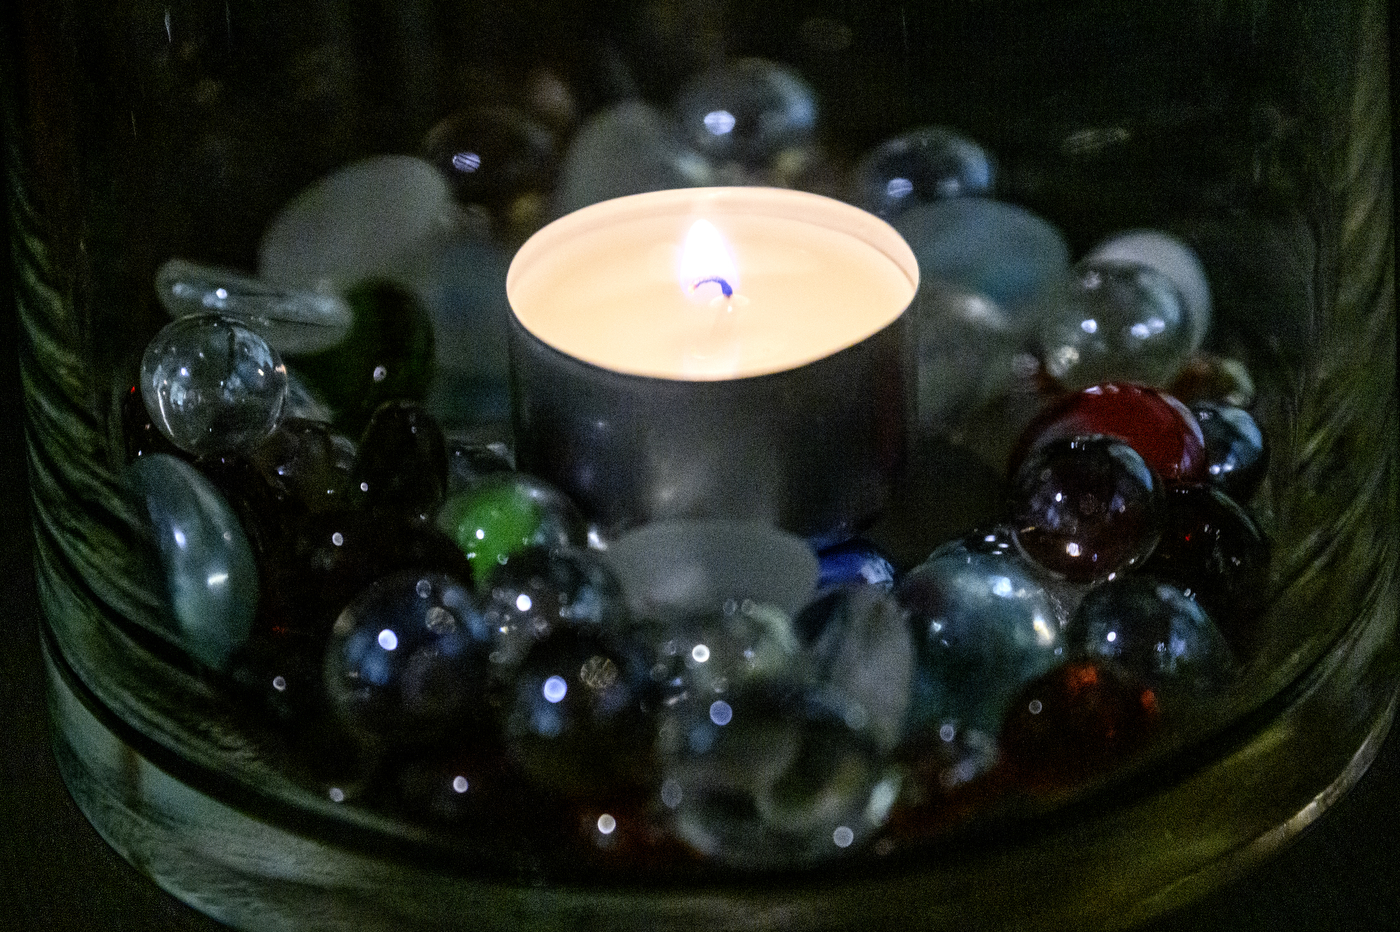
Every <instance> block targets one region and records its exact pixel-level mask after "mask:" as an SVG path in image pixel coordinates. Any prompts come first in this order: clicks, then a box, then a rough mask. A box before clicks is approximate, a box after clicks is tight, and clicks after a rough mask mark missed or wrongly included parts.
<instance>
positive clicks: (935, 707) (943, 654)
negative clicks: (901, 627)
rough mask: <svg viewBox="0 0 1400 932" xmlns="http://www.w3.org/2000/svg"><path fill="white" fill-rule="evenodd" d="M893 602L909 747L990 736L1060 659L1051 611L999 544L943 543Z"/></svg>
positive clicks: (976, 540) (978, 540) (1028, 574)
mask: <svg viewBox="0 0 1400 932" xmlns="http://www.w3.org/2000/svg"><path fill="white" fill-rule="evenodd" d="M895 595H896V596H897V597H898V599H899V601H900V604H901V605H903V606H904V608H905V609H906V610H907V611H908V612H909V623H910V626H911V630H912V633H913V637H914V645H915V666H914V695H913V702H912V705H911V707H910V711H909V717H908V722H907V725H906V734H907V742H908V743H910V744H911V745H920V744H928V743H930V742H934V741H943V742H950V741H953V740H954V739H955V738H956V737H957V736H958V735H959V734H960V733H962V732H964V731H977V732H979V733H981V734H982V735H984V736H990V735H995V734H996V732H997V730H998V729H999V728H1000V727H1001V720H1002V717H1003V716H1004V715H1005V714H1006V710H1007V708H1008V707H1009V705H1010V703H1011V700H1012V698H1013V696H1014V695H1015V694H1016V692H1017V690H1019V689H1020V688H1021V687H1022V686H1023V685H1024V684H1025V683H1027V682H1029V681H1030V680H1032V679H1034V678H1035V677H1037V676H1039V675H1040V674H1042V673H1044V672H1045V671H1046V670H1048V669H1050V668H1051V667H1052V666H1054V665H1055V664H1056V663H1058V662H1060V660H1061V659H1062V655H1063V653H1064V642H1063V640H1062V639H1061V637H1060V625H1059V621H1058V619H1057V618H1056V610H1055V605H1054V603H1053V602H1052V601H1051V599H1050V597H1049V595H1048V594H1047V593H1046V591H1045V587H1044V586H1042V585H1041V584H1040V581H1039V580H1038V579H1037V578H1036V575H1035V570H1034V569H1033V568H1032V567H1031V566H1030V565H1028V564H1027V563H1026V561H1025V560H1024V559H1023V558H1022V557H1021V556H1020V555H1019V554H1018V553H1017V552H1016V550H1015V548H1014V547H1012V546H1010V545H1009V543H1008V542H1007V541H1006V540H1005V539H1004V538H1002V537H1000V536H999V535H995V534H988V535H985V536H970V537H968V538H966V539H963V540H957V541H950V542H949V543H946V544H944V545H943V546H941V547H939V548H938V549H937V550H935V551H934V552H933V553H932V554H931V555H930V556H929V558H928V559H927V560H926V561H924V562H923V563H922V564H920V565H919V566H918V567H916V568H914V569H913V570H911V571H910V572H909V573H908V574H907V575H906V576H905V577H904V579H902V580H901V581H900V583H899V585H898V586H896V587H895Z"/></svg>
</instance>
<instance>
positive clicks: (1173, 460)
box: [1011, 382, 1208, 485]
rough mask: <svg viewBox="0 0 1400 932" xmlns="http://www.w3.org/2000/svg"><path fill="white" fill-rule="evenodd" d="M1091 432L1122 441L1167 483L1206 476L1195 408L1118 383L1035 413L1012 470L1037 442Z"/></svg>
mask: <svg viewBox="0 0 1400 932" xmlns="http://www.w3.org/2000/svg"><path fill="white" fill-rule="evenodd" d="M1089 434H1102V435H1104V436H1108V437H1116V438H1118V439H1119V440H1122V441H1123V442H1124V443H1126V444H1127V445H1128V446H1130V447H1132V448H1133V449H1134V450H1136V451H1137V452H1138V454H1139V455H1140V456H1141V457H1142V458H1143V459H1144V460H1145V461H1146V462H1147V465H1148V466H1149V467H1151V469H1152V471H1153V472H1155V473H1156V474H1157V475H1158V476H1159V477H1161V479H1162V481H1163V482H1165V483H1167V484H1168V485H1183V484H1184V485H1189V484H1193V483H1200V482H1205V481H1206V478H1207V476H1208V473H1207V472H1206V469H1207V461H1206V444H1205V437H1204V435H1203V434H1202V433H1201V426H1200V424H1198V423H1196V416H1195V415H1194V414H1192V413H1191V410H1190V409H1189V408H1187V407H1186V406H1185V405H1184V404H1182V403H1181V402H1180V401H1177V400H1176V399H1175V398H1173V397H1172V396H1171V395H1168V394H1166V393H1165V392H1161V391H1157V390H1156V389H1153V388H1148V387H1145V386H1142V385H1131V384H1127V383H1117V382H1106V383H1104V384H1102V385H1094V386H1091V387H1089V388H1086V389H1084V390H1083V391H1080V392H1075V393H1073V394H1070V395H1065V396H1062V397H1061V398H1060V399H1058V400H1057V401H1055V402H1053V403H1051V404H1050V405H1049V406H1047V407H1046V408H1045V409H1044V410H1043V411H1041V413H1040V414H1038V415H1036V418H1035V420H1034V421H1032V422H1031V423H1030V425H1028V426H1027V427H1026V429H1025V431H1023V432H1022V434H1021V437H1020V438H1019V440H1018V441H1017V443H1016V448H1015V450H1013V453H1012V459H1011V469H1012V471H1013V472H1015V471H1016V469H1017V468H1018V466H1019V464H1020V462H1021V460H1022V459H1023V458H1024V457H1025V456H1026V454H1027V453H1029V452H1031V451H1033V450H1034V449H1036V448H1037V447H1038V446H1041V445H1043V444H1045V443H1048V442H1050V441H1052V440H1058V439H1063V438H1068V437H1077V436H1085V435H1089Z"/></svg>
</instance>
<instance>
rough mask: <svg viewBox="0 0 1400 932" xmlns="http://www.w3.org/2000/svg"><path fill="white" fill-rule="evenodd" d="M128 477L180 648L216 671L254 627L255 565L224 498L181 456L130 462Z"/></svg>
mask: <svg viewBox="0 0 1400 932" xmlns="http://www.w3.org/2000/svg"><path fill="white" fill-rule="evenodd" d="M124 481H125V483H126V485H127V487H128V489H130V491H131V493H132V494H133V495H134V496H135V498H136V500H137V502H138V503H139V505H140V507H141V508H142V510H144V512H145V514H146V517H147V518H148V520H149V525H148V530H149V532H150V536H151V539H152V540H153V542H154V544H155V549H156V552H157V554H158V555H159V558H160V565H161V569H162V570H163V571H164V577H165V584H166V592H167V595H168V598H169V608H170V613H171V617H172V619H173V620H174V622H175V630H176V634H177V639H178V642H179V644H180V646H181V647H183V648H184V649H185V651H187V652H188V653H189V654H190V656H192V657H194V658H195V659H196V660H198V661H199V662H201V663H203V664H205V665H207V666H209V667H213V668H215V669H224V668H225V667H227V665H228V663H229V660H230V658H231V657H232V655H233V653H234V651H236V650H237V649H238V648H239V647H240V646H241V645H242V644H243V643H244V642H245V641H246V640H247V639H248V635H249V632H250V631H251V630H252V625H253V616H254V614H255V612H256V610H257V604H258V568H257V564H256V563H255V562H254V560H253V551H252V548H251V547H250V546H249V544H248V538H247V536H246V535H245V534H244V532H243V528H242V527H241V526H240V525H239V523H238V518H237V517H236V516H235V514H234V512H233V509H232V508H231V507H230V506H229V504H228V502H227V501H226V500H225V499H224V497H223V495H221V494H220V493H219V491H218V490H217V489H216V488H214V486H213V485H212V484H211V483H210V482H209V480H207V479H205V478H204V476H203V475H201V474H200V472H199V471H198V470H197V469H195V468H194V467H193V466H191V465H190V464H189V463H186V462H185V461H183V460H180V459H176V458H175V457H173V456H168V455H166V454H163V453H153V454H150V455H148V456H143V457H141V458H140V459H138V460H136V461H135V462H134V463H132V464H131V465H130V466H129V467H127V470H126V472H125V474H124Z"/></svg>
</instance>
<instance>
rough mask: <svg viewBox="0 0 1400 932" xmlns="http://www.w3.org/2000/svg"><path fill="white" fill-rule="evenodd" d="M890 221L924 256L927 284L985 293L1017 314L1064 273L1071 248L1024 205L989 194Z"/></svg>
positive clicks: (1019, 321)
mask: <svg viewBox="0 0 1400 932" xmlns="http://www.w3.org/2000/svg"><path fill="white" fill-rule="evenodd" d="M891 223H892V224H893V226H894V228H895V229H896V230H898V231H899V233H900V235H901V236H903V237H904V239H905V240H906V241H908V243H909V246H910V248H912V249H913V250H914V255H915V257H916V258H917V259H918V260H919V276H920V279H921V280H922V281H925V282H930V283H932V282H935V281H937V282H942V283H944V284H946V285H950V286H953V287H956V288H958V289H961V290H964V291H970V292H972V293H973V294H978V295H982V296H984V297H986V298H989V299H990V300H991V301H992V302H994V303H995V304H997V305H998V306H1000V307H1001V308H1002V310H1003V311H1004V312H1006V313H1008V314H1010V315H1012V316H1011V323H1012V325H1013V326H1014V327H1016V328H1017V329H1018V330H1024V328H1025V327H1026V326H1027V321H1026V319H1025V318H1024V317H1023V316H1022V312H1023V310H1024V309H1025V307H1026V305H1027V304H1028V303H1029V302H1030V301H1031V300H1032V299H1033V298H1035V297H1036V295H1038V294H1039V293H1040V292H1041V291H1043V290H1044V289H1045V288H1047V287H1048V286H1050V285H1051V284H1053V283H1054V282H1056V281H1057V280H1058V279H1060V278H1061V277H1062V276H1064V275H1065V273H1066V272H1067V270H1068V268H1069V247H1068V246H1067V245H1066V244H1065V240H1064V237H1063V236H1061V235H1060V231H1059V230H1057V229H1055V227H1054V226H1052V225H1051V224H1050V223H1048V222H1047V221H1045V220H1043V219H1041V218H1040V217H1038V216H1036V215H1035V214H1033V213H1031V212H1030V211H1028V210H1025V209H1024V208H1021V207H1017V206H1015V205H1013V204H1007V203H1003V202H1001V201H995V200H991V199H990V198H985V197H956V198H949V199H947V200H941V201H934V202H932V203H928V204H918V205H915V206H914V207H911V208H909V209H908V210H906V211H904V212H903V213H901V214H900V215H899V216H897V217H895V218H894V219H893V220H892V221H891Z"/></svg>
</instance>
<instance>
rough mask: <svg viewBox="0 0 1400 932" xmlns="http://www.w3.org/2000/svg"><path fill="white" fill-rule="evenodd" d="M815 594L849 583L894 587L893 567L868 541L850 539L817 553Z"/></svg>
mask: <svg viewBox="0 0 1400 932" xmlns="http://www.w3.org/2000/svg"><path fill="white" fill-rule="evenodd" d="M817 560H818V575H817V591H818V592H823V593H824V592H828V591H830V590H832V589H837V588H840V587H841V586H845V585H850V584H864V585H870V586H881V587H883V588H885V589H890V588H892V587H893V586H894V564H893V563H891V562H890V560H889V557H887V556H885V555H884V554H883V553H881V552H880V549H879V548H878V547H876V546H875V545H874V544H872V543H870V542H869V541H864V540H850V541H846V542H845V543H843V544H836V545H835V546H833V547H826V548H824V549H822V550H820V551H818V552H817Z"/></svg>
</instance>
